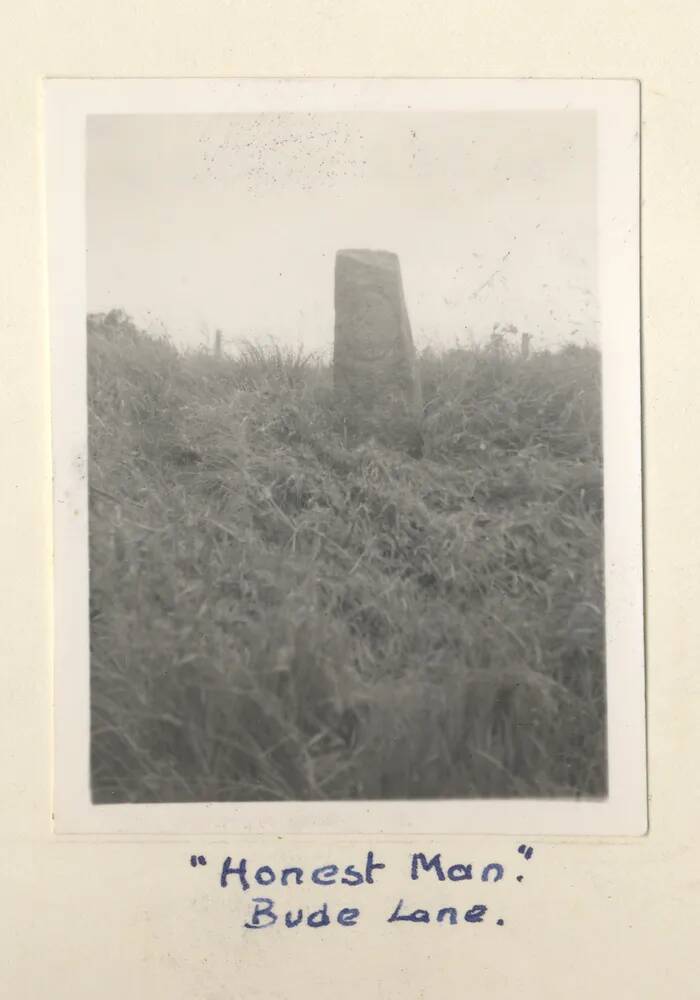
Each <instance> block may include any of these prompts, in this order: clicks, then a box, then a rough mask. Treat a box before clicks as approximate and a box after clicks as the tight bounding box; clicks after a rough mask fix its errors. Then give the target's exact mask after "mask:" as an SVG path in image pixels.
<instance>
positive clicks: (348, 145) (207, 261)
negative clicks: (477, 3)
mask: <svg viewBox="0 0 700 1000" xmlns="http://www.w3.org/2000/svg"><path fill="white" fill-rule="evenodd" d="M595 163H596V145H595V117H594V114H593V113H589V112H583V111H563V112H550V111H540V112H528V113H523V112H513V113H508V112H488V113H486V112H485V113H483V114H474V113H452V112H451V113H440V112H435V113H432V112H430V113H428V112H415V113H408V112H407V113H403V112H402V113H396V112H387V113H380V112H374V113H366V112H363V113H352V114H346V113H343V114H328V113H324V114H299V113H293V114H292V113H290V114H279V115H269V114H265V115H243V114H236V115H207V116H200V115H163V116H160V115H159V116H154V115H124V116H99V117H92V118H90V119H89V120H88V161H87V208H88V213H87V215H88V219H87V221H88V233H87V237H88V238H87V246H88V309H89V310H90V311H91V312H101V311H106V310H108V309H111V308H115V307H119V308H122V309H125V310H126V311H127V312H129V313H130V314H131V315H132V316H133V317H134V318H135V319H136V320H137V321H138V322H139V323H140V324H142V325H144V326H146V327H147V328H149V329H151V330H154V331H155V330H162V329H163V328H165V329H167V331H168V333H169V334H170V336H171V337H172V338H173V340H174V341H175V342H176V343H177V344H179V345H182V346H197V345H198V344H201V343H207V342H208V343H211V342H212V340H213V336H214V330H215V329H216V328H217V327H220V328H221V329H222V330H223V333H224V337H225V338H226V342H227V343H228V344H230V345H231V346H233V345H235V343H236V342H237V341H240V340H242V339H245V338H252V339H261V338H265V337H268V336H274V337H275V338H276V339H277V340H279V341H281V342H283V343H287V344H294V345H296V344H299V343H301V344H303V346H304V347H305V348H306V349H308V350H318V351H328V350H330V349H331V348H332V343H333V267H334V258H335V252H336V250H338V249H341V248H344V247H346V248H350V247H354V248H358V247H369V248H374V249H384V250H393V251H395V252H396V253H398V254H399V257H400V259H401V266H402V271H403V280H404V288H405V294H406V301H407V306H408V311H409V316H410V319H411V323H412V326H413V331H414V337H415V340H416V342H417V344H418V345H419V346H422V345H425V344H427V343H432V344H434V345H436V346H441V345H444V346H452V345H454V344H455V342H457V341H460V342H463V343H464V342H467V341H468V339H469V337H470V335H472V336H474V337H476V339H478V340H482V339H484V338H485V337H487V336H488V334H489V333H490V331H491V329H492V327H493V324H494V323H503V324H508V323H512V324H515V325H516V326H517V327H518V328H519V330H527V331H529V332H531V333H533V334H534V335H535V340H534V343H533V346H535V347H537V346H554V345H556V344H558V343H561V342H567V341H572V342H575V343H583V342H585V341H589V342H593V343H597V342H598V306H597V294H596V291H597V276H596V185H595Z"/></svg>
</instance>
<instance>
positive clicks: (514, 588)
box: [88, 314, 606, 802]
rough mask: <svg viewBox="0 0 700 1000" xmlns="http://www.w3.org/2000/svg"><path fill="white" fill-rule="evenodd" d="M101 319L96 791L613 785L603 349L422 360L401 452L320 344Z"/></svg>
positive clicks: (94, 638) (93, 344)
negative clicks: (420, 423) (229, 349)
mask: <svg viewBox="0 0 700 1000" xmlns="http://www.w3.org/2000/svg"><path fill="white" fill-rule="evenodd" d="M88 330H89V334H88V344H89V347H88V354H89V436H90V468H89V477H90V498H91V508H90V565H91V608H90V615H91V648H92V662H91V705H92V726H93V730H92V789H93V796H94V799H95V801H97V802H123V801H128V802H150V801H188V800H206V801H217V800H262V799H273V800H284V799H297V800H302V799H305V800H308V799H328V798H332V799H349V798H365V799H373V798H412V797H447V796H454V797H472V796H478V797H493V796H498V797H509V796H533V797H534V796H549V797H553V796H561V797H572V796H581V795H583V796H599V795H603V794H605V791H606V755H605V677H604V655H603V644H604V622H603V575H602V574H603V566H602V464H601V440H600V431H601V420H600V370H599V369H600V359H599V355H598V353H597V351H595V350H593V349H568V350H566V351H560V352H556V353H542V354H535V355H533V356H532V357H531V358H530V359H529V360H528V361H527V362H524V361H522V360H521V359H520V358H517V357H511V356H507V355H506V356H503V355H499V356H495V355H493V354H492V353H490V352H489V351H488V350H479V349H472V350H460V351H452V352H448V353H447V354H444V355H440V356H438V355H435V354H426V355H424V356H423V357H422V358H421V374H422V380H423V388H424V395H425V420H424V454H423V457H422V458H420V459H414V458H411V457H410V456H409V455H407V454H405V453H403V452H401V451H397V450H392V449H391V448H389V447H387V446H385V445H383V444H382V443H381V442H379V441H374V440H371V441H368V442H364V443H361V444H359V445H355V446H351V445H349V444H348V442H347V438H346V436H345V435H344V428H343V417H342V413H340V412H337V410H336V406H335V402H334V395H333V391H332V379H331V372H330V370H329V369H328V367H327V366H324V365H322V364H321V363H320V362H318V361H316V360H315V359H313V358H307V357H305V356H304V355H302V354H300V353H297V354H285V353H284V352H283V351H282V350H281V349H277V348H272V347H271V348H267V349H261V348H259V347H256V346H254V345H248V346H247V347H246V348H245V349H244V350H243V351H242V352H241V354H240V355H239V356H236V357H233V358H231V357H223V358H221V359H216V358H213V357H211V356H208V355H206V354H203V353H199V354H196V353H194V354H185V355H183V354H180V353H178V352H177V351H176V350H175V349H174V348H173V346H172V345H171V344H170V343H168V342H167V341H165V340H156V339H153V338H151V337H148V336H146V335H145V334H143V333H140V332H139V331H138V330H136V329H135V328H134V326H133V325H132V324H131V323H130V322H129V321H128V320H127V319H126V318H125V317H123V316H120V315H117V314H110V315H109V316H108V317H106V318H105V317H92V318H91V319H90V320H89V323H88Z"/></svg>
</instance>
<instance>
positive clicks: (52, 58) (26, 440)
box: [0, 3, 699, 998]
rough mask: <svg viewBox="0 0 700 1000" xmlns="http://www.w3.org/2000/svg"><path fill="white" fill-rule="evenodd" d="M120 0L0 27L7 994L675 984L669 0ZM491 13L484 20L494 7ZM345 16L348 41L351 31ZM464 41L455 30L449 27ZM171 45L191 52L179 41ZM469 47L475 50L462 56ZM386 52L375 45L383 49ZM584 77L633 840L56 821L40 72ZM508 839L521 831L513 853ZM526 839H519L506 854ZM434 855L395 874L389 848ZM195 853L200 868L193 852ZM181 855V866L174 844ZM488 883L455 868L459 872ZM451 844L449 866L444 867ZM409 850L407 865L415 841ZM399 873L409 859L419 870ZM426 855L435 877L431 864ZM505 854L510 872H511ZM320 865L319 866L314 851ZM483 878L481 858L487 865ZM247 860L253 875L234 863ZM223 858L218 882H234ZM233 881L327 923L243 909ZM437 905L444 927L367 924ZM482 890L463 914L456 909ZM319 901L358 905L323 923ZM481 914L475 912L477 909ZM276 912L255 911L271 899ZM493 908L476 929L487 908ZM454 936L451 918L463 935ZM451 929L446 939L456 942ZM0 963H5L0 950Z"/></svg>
mask: <svg viewBox="0 0 700 1000" xmlns="http://www.w3.org/2000/svg"><path fill="white" fill-rule="evenodd" d="M203 11H204V15H202V12H201V9H200V12H199V13H198V14H195V13H194V11H193V10H192V9H189V8H180V9H176V10H172V9H171V8H170V7H166V6H163V5H158V4H148V5H146V7H144V8H143V9H142V10H141V12H140V13H139V14H132V13H130V12H118V14H117V13H115V11H114V9H113V8H111V7H108V6H104V7H101V6H99V5H98V6H97V7H96V6H95V5H87V4H75V5H74V6H73V7H72V8H71V9H70V11H66V10H65V9H62V10H58V9H54V8H50V7H49V6H48V5H45V6H42V7H40V8H38V9H31V10H22V11H14V10H13V11H12V17H11V18H9V19H8V23H9V32H7V33H6V37H5V38H4V39H3V42H2V52H3V57H4V58H3V71H2V72H3V74H4V76H5V82H6V91H5V94H6V96H4V97H3V104H2V108H3V118H4V121H5V130H4V134H5V149H6V151H7V155H6V157H5V159H4V160H3V163H2V168H1V173H0V195H1V196H2V200H3V204H4V205H5V206H6V217H7V222H6V224H5V226H4V227H3V238H2V262H3V268H2V273H3V275H4V281H3V285H2V294H1V295H0V309H1V310H2V312H1V321H2V329H3V334H2V347H1V349H2V354H3V365H2V368H3V373H4V385H5V392H4V393H3V397H2V401H1V403H0V405H1V406H2V408H3V417H4V421H5V428H6V433H5V435H4V440H3V445H2V447H3V449H4V461H3V466H4V468H5V476H4V479H3V486H2V508H1V509H2V515H3V525H4V527H5V538H6V543H5V553H6V557H5V563H4V565H5V567H6V571H5V576H4V586H3V602H2V615H3V636H4V642H3V647H4V651H3V666H4V668H5V679H6V696H5V699H4V711H3V725H2V728H1V732H2V760H3V765H2V773H3V778H4V788H5V794H6V799H5V808H4V809H3V811H2V817H3V818H2V840H3V851H4V860H3V868H2V872H3V902H2V915H3V918H4V921H3V922H4V926H5V932H4V938H3V959H4V962H3V969H4V972H3V975H4V976H6V977H7V987H6V993H7V994H8V995H13V996H27V997H34V996H37V997H38V996H44V995H51V996H57V997H64V996H65V997H71V998H73V997H82V996H85V997H88V996H94V995H95V993H96V992H99V993H100V995H103V996H106V997H111V996H114V997H120V996H123V995H124V994H125V993H126V992H129V993H131V994H133V995H134V996H138V997H149V998H150V997H159V996H162V997H179V996H181V997H183V998H184V997H191V996H196V997H200V996H201V997H207V998H214V997H230V996H253V997H254V996H261V997H262V996H275V997H277V996H279V997H284V998H293V997H297V996H304V997H309V996H327V995H330V994H333V995H334V996H339V997H343V996H348V997H350V996H355V995H357V993H358V992H359V991H362V992H363V993H364V994H366V995H367V996H376V997H380V996H381V997H386V996H390V997H393V996H396V997H401V998H405V997H416V998H417V997H421V996H425V997H432V996H435V997H443V996H452V995H460V994H462V993H463V992H465V990H471V991H479V992H483V993H485V994H488V995H492V996H496V997H509V996H512V995H519V996H520V995H522V996H528V995H530V993H532V994H533V995H537V996H539V997H552V998H554V997H559V996H562V995H566V996H574V997H575V996H587V995H590V994H591V993H593V992H594V993H596V994H597V995H599V996H610V997H627V996H629V997H635V998H639V997H642V998H643V997H649V998H652V997H656V996H659V995H662V994H663V995H666V994H669V993H671V992H673V993H675V994H676V995H678V996H692V995H693V991H694V981H693V975H692V965H693V963H692V947H693V945H692V943H691V942H692V939H693V911H694V909H695V907H696V898H694V897H696V893H697V889H696V888H695V886H694V883H695V882H696V881H697V874H696V872H697V862H696V861H695V859H694V854H695V846H696V842H697V832H696V831H697V823H698V818H699V817H698V801H697V795H696V793H695V792H694V789H693V784H694V783H693V779H692V773H693V767H694V761H695V760H696V759H697V749H698V748H697V737H696V736H695V735H694V733H695V730H696V728H697V727H696V726H695V724H694V723H695V718H696V717H697V695H698V681H697V671H696V668H695V664H696V661H697V650H698V635H697V625H696V624H695V622H696V618H697V616H696V615H695V613H694V607H695V604H696V602H697V598H698V580H697V559H696V556H695V554H694V552H693V547H692V546H693V537H694V525H695V522H696V520H697V502H696V497H697V483H696V472H695V468H696V464H697V463H696V461H695V451H696V441H697V438H698V434H697V432H696V430H697V428H696V425H697V421H698V414H697V404H696V401H695V395H696V393H695V387H696V385H697V375H698V373H697V360H696V353H697V352H696V351H695V350H694V312H695V309H694V307H693V302H692V292H691V290H692V287H693V285H692V274H693V272H694V264H695V259H696V255H697V248H696V246H695V234H694V228H695V223H694V217H693V216H694V213H693V206H694V204H695V203H696V201H697V180H696V171H695V169H694V166H695V160H696V156H697V139H696V137H695V136H694V135H693V130H692V129H691V128H690V127H689V122H690V121H692V119H693V117H694V113H695V112H696V111H697V108H696V104H697V96H696V93H697V87H696V86H695V85H694V81H695V76H696V73H697V71H696V69H695V68H694V62H695V60H694V53H693V51H692V40H693V36H694V34H696V32H695V31H693V28H697V24H696V23H695V22H696V21H697V12H696V11H695V9H694V7H692V6H691V5H689V4H684V5H679V6H677V7H676V8H674V10H673V12H672V14H670V15H669V14H668V13H666V12H665V11H664V9H663V8H662V6H661V5H660V4H652V5H648V6H647V7H646V8H645V10H644V12H643V14H641V15H639V16H638V17H637V19H636V21H635V31H634V33H633V34H631V33H630V30H629V23H630V22H629V17H630V12H629V11H628V10H627V9H623V8H619V9H613V10H610V9H609V7H608V6H607V5H603V4H594V5H588V6H587V7H586V8H585V9H583V8H582V9H580V10H578V9H577V10H575V11H571V10H566V11H565V10H563V9H561V10H560V9H559V8H558V7H557V8H555V7H553V6H552V5H550V4H547V3H532V4H529V5H528V6H527V9H525V8H523V7H522V5H519V4H518V5H516V4H513V5H503V6H502V7H501V8H499V14H500V15H501V16H500V17H499V19H498V20H497V19H496V18H495V17H494V18H493V19H491V20H488V19H485V18H484V17H483V14H482V12H477V11H474V12H466V13H465V11H464V9H463V5H457V4H454V5H445V7H444V8H443V9H442V10H441V15H442V16H441V17H440V18H436V17H435V11H431V12H425V11H423V10H422V9H419V8H415V9H414V8H410V7H409V8H406V7H405V6H404V5H391V4H390V5H388V6H386V5H385V6H384V7H383V8H382V9H381V11H377V10H376V9H375V8H374V7H373V8H372V9H371V10H370V8H369V7H365V6H364V5H361V6H360V7H356V8H354V9H353V10H352V11H350V10H348V9H345V8H342V7H340V6H339V5H331V6H327V7H325V8H324V9H323V11H322V12H321V11H319V12H314V13H309V12H308V11H306V10H305V9H304V8H303V7H301V6H299V7H296V6H293V5H274V6H270V7H269V8H261V9H258V10H256V12H255V13H253V14H251V13H247V14H242V13H241V12H240V11H236V10H235V9H233V8H232V7H231V6H224V5H218V4H212V5H210V6H207V7H205V8H203ZM504 23H507V24H508V25H509V34H508V36H507V37H506V36H504V35H503V33H502V27H501V26H502V24H504ZM366 38H373V39H374V42H375V43H376V44H375V45H374V47H370V48H369V49H367V48H365V47H364V43H363V42H362V39H366ZM477 40H478V41H477ZM186 42H189V43H191V49H188V48H185V47H183V46H185V44H186ZM477 44H478V66H477V65H475V64H474V60H473V59H472V58H471V55H470V54H471V53H472V52H473V51H474V46H475V45H477ZM389 53H390V54H389ZM233 73H235V74H236V75H249V76H263V75H270V76H281V75H287V76H293V75H304V74H305V75H312V76H323V75H325V76H343V75H348V76H352V75H354V76H359V75H362V76H372V75H386V76H388V75H401V76H422V75H424V76H446V77H454V76H465V75H469V76H474V75H479V76H498V77H514V76H523V75H530V76H542V77H545V76H564V75H566V76H585V77H596V76H597V77H612V76H615V77H623V78H640V79H641V84H642V109H643V111H642V119H643V121H642V146H643V157H642V163H643V172H642V191H643V259H644V267H643V281H644V298H643V303H644V308H643V320H644V324H645V329H644V338H643V354H644V418H645V440H644V443H645V462H646V490H645V501H646V511H645V518H646V545H647V553H646V554H647V568H646V576H647V597H646V614H647V670H648V688H647V699H648V726H649V750H648V754H649V787H650V829H649V833H648V834H647V835H646V836H645V837H643V838H630V839H628V840H627V839H625V838H621V839H607V840H606V839H604V838H596V839H588V840H585V841H582V840H576V839H575V838H573V837H566V838H551V837H534V838H531V837H524V836H523V837H521V836H517V835H516V834H514V835H512V836H497V837H490V836H489V837H487V836H481V835H480V836H476V835H473V834H470V831H469V830H465V831H464V833H463V834H458V833H454V832H452V833H449V834H444V835H439V834H438V833H437V832H436V833H433V834H430V835H425V836H424V835H422V834H420V833H417V834H414V835H412V836H411V837H410V838H409V837H405V836H401V835H400V834H398V833H393V834H392V835H391V836H387V835H386V834H385V835H382V833H381V831H379V830H378V831H377V832H376V833H371V834H370V833H367V832H365V833H363V834H362V835H357V834H353V833H352V832H348V833H347V834H343V833H335V834H324V835H316V836H314V835H313V834H311V833H309V832H308V831H307V830H305V832H304V834H303V835H299V834H294V833H291V834H286V835H285V836H284V837H283V838H280V837H277V836H275V835H273V834H266V835H260V834H258V835H246V834H243V833H241V832H238V833H237V834H235V835H232V836H224V835H217V836H206V837H205V836H192V835H188V836H185V835H181V836H180V835H177V834H168V835H162V836H156V837H146V836H140V837H137V838H135V837H133V836H128V835H113V836H111V837H107V838H104V837H98V836H94V835H90V834H86V835H82V836H78V835H76V836H69V837H62V838H60V839H59V838H57V837H56V836H55V835H54V833H53V831H52V823H51V787H52V775H51V772H52V763H51V761H52V751H51V747H52V723H51V708H52V704H51V703H52V694H51V691H52V681H51V648H52V612H51V597H50V595H51V572H50V560H51V551H52V541H51V520H50V512H51V482H50V467H51V464H50V434H49V420H48V414H49V379H48V329H47V323H46V316H47V309H46V303H47V283H46V277H45V269H44V266H45V240H44V206H43V195H42V185H43V177H42V165H41V157H42V152H41V151H42V142H41V134H40V121H39V115H38V108H39V99H38V95H39V83H40V78H41V77H44V76H51V75H56V74H62V75H69V76H71V77H79V76H93V75H95V76H104V77H109V76H124V77H126V76H129V77H138V76H163V77H190V76H200V75H206V76H207V77H212V76H218V75H232V74H233ZM521 845H522V846H523V847H524V848H525V850H524V851H520V850H519V848H520V847H521ZM529 847H532V848H533V849H534V851H533V854H532V855H531V856H530V857H529V858H527V857H526V852H527V849H528V848H529ZM369 851H372V852H373V853H374V859H375V860H376V861H378V862H380V863H382V864H385V865H386V867H385V868H384V869H379V870H378V871H377V872H376V879H375V882H374V884H372V885H368V884H366V883H365V884H358V885H357V886H347V885H343V884H342V883H341V885H330V886H328V887H326V886H319V885H314V884H313V882H312V883H311V885H309V886H308V888H307V886H306V883H304V885H302V886H298V887H294V886H291V885H290V886H287V887H285V888H284V895H283V894H282V889H281V888H280V890H279V894H274V893H273V892H272V891H271V888H272V887H274V886H271V888H266V889H265V891H260V892H259V893H258V891H257V889H253V888H251V889H250V890H248V891H245V890H244V889H243V888H242V887H241V886H240V885H238V884H237V883H236V881H232V882H231V883H230V884H228V885H227V887H226V888H222V886H221V884H220V875H221V868H222V865H223V864H224V862H225V859H226V858H229V857H230V858H231V859H232V862H231V863H232V864H233V865H234V866H235V865H237V864H238V863H239V862H240V860H241V859H243V858H246V859H248V863H249V865H250V867H251V870H252V871H257V870H259V869H260V868H261V867H262V866H269V867H270V868H271V869H272V870H273V872H274V873H275V874H276V878H279V873H280V872H281V870H282V869H283V868H294V867H298V868H301V869H302V870H303V871H304V872H305V873H307V874H308V877H309V878H310V877H311V872H313V871H314V870H315V869H319V868H321V867H323V866H328V865H337V866H338V868H339V870H340V871H342V870H344V869H346V867H347V866H351V867H353V868H354V870H358V871H360V870H363V865H366V863H367V858H368V852H369ZM438 853H439V854H440V855H441V859H442V862H443V863H444V866H445V867H444V870H445V874H446V878H445V880H444V881H441V880H440V879H439V877H438V876H437V875H435V873H434V867H433V870H431V871H429V872H424V871H423V870H421V871H419V872H418V878H417V879H415V880H414V879H412V878H411V863H412V858H413V856H414V855H416V854H417V855H423V856H424V858H425V859H426V862H427V863H429V862H430V861H431V859H433V858H434V857H435V855H436V854H438ZM200 856H201V857H204V858H205V859H206V861H207V863H206V865H202V864H201V863H200V862H199V857H200ZM192 857H194V860H195V864H193V863H192ZM492 863H496V864H500V865H503V868H504V877H503V878H502V879H499V880H498V881H497V882H493V881H490V880H489V881H483V880H482V875H483V871H484V868H485V866H487V865H489V864H492ZM468 864H471V865H472V872H471V874H472V878H471V879H469V880H467V879H466V878H463V879H459V880H453V879H451V878H449V876H448V875H447V869H449V868H450V867H451V866H454V865H464V866H466V865H468ZM419 865H421V862H419ZM421 868H422V866H421ZM452 874H453V875H458V876H460V875H463V874H464V872H463V871H462V870H461V869H457V868H454V869H453V871H452ZM518 875H522V876H523V880H522V881H521V882H519V881H517V876H518ZM317 877H320V878H321V879H328V878H329V877H334V876H332V875H329V873H328V872H326V873H325V874H321V875H320V876H317ZM493 877H494V874H491V876H490V878H493ZM267 878H269V875H268V874H267V873H265V872H264V873H263V874H262V876H261V880H258V883H257V884H258V885H259V886H263V885H264V882H265V880H266V879H267ZM234 879H237V876H234ZM253 894H255V895H256V896H260V897H268V896H270V897H273V896H275V902H276V905H277V908H278V910H279V911H280V912H281V913H282V914H283V913H284V911H286V910H287V909H289V910H293V911H295V910H297V909H298V908H300V907H302V908H304V909H309V908H310V909H312V910H314V909H315V910H318V909H319V908H320V907H321V905H322V904H323V903H324V902H328V904H329V912H330V910H332V911H333V919H334V921H335V923H334V924H333V925H332V926H330V927H328V928H318V929H313V928H312V927H308V926H303V925H301V926H299V927H296V928H293V929H286V928H284V927H281V926H278V925H277V924H276V925H275V926H273V927H270V928H261V929H257V930H247V929H246V928H245V927H244V923H245V922H250V921H251V919H252V909H253V906H252V904H251V902H250V899H251V898H252V896H253ZM400 899H403V900H404V904H405V909H404V910H403V911H400V914H401V913H405V912H407V911H408V910H409V909H410V910H411V911H412V912H414V913H415V911H416V910H417V909H425V910H428V911H430V913H431V915H432V914H436V913H437V910H438V909H439V908H441V907H452V906H454V908H455V910H456V911H457V913H458V916H459V925H458V926H452V925H451V924H450V923H449V915H447V917H446V918H445V920H444V921H443V923H441V924H439V925H438V924H437V923H435V922H434V921H431V923H429V924H427V923H422V922H415V921H413V922H412V921H400V920H394V921H392V922H391V923H389V922H388V918H389V917H390V916H391V914H392V913H394V912H395V910H396V907H397V904H398V901H399V900H400ZM477 905H485V906H487V907H488V913H487V914H485V915H484V919H483V920H482V921H478V920H465V919H464V914H465V913H466V912H469V911H470V910H471V909H472V907H474V906H477ZM341 908H346V909H347V908H357V909H359V910H360V911H361V913H360V916H359V918H358V919H357V923H356V925H355V926H342V925H339V924H338V923H337V920H336V915H337V913H338V911H339V910H340V909H341ZM491 918H493V919H491ZM282 919H283V916H282ZM499 919H502V920H503V924H502V925H499V924H498V923H497V920H499ZM465 935H467V936H468V937H469V938H470V940H468V941H465V940H464V937H465ZM475 935H476V937H477V938H478V940H474V937H475ZM5 970H6V971H5Z"/></svg>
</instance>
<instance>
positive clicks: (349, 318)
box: [333, 250, 423, 454]
mask: <svg viewBox="0 0 700 1000" xmlns="http://www.w3.org/2000/svg"><path fill="white" fill-rule="evenodd" d="M333 380H334V385H335V390H336V395H337V398H338V400H339V402H340V404H341V406H342V407H343V410H344V412H345V416H346V421H347V426H348V427H349V429H350V431H351V433H352V434H353V435H356V436H359V437H368V436H375V437H377V438H378V439H380V440H382V441H384V442H385V443H387V444H390V445H393V446H396V447H403V448H406V449H407V450H408V451H410V452H412V453H414V454H417V453H419V452H420V450H421V435H420V422H421V417H422V412H423V402H422V394H421V386H420V379H419V376H418V371H417V366H416V353H415V348H414V346H413V337H412V335H411V324H410V322H409V319H408V312H407V310H406V301H405V299H404V293H403V284H402V281H401V267H400V265H399V258H398V257H397V255H396V254H394V253H389V252H387V251H385V250H339V251H338V253H337V254H336V260H335V349H334V356H333Z"/></svg>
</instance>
